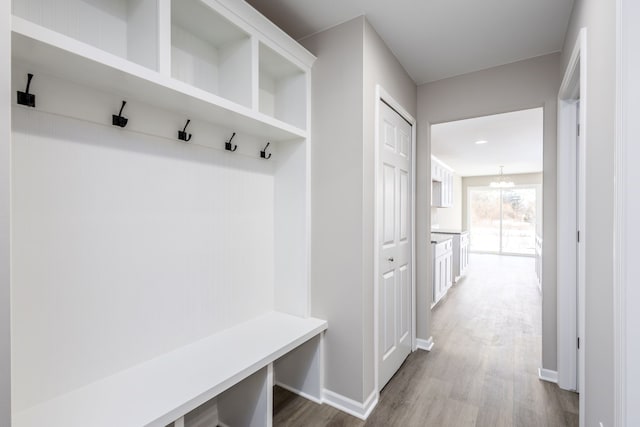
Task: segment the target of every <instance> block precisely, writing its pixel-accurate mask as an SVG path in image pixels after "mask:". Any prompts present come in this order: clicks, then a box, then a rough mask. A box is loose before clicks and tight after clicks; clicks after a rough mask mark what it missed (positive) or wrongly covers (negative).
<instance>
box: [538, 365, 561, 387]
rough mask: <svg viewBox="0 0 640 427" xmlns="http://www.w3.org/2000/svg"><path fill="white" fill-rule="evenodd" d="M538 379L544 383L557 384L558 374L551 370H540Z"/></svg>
mask: <svg viewBox="0 0 640 427" xmlns="http://www.w3.org/2000/svg"><path fill="white" fill-rule="evenodd" d="M538 378H540V379H541V380H542V381H547V382H550V383H554V384H557V383H558V372H557V371H552V370H550V369H544V368H538Z"/></svg>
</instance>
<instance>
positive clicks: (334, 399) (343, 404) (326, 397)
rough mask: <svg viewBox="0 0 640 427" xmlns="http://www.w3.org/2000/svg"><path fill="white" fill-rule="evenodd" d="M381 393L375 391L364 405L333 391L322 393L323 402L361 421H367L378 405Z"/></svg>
mask: <svg viewBox="0 0 640 427" xmlns="http://www.w3.org/2000/svg"><path fill="white" fill-rule="evenodd" d="M378 396H379V393H378V392H377V391H376V390H373V391H372V392H371V394H370V395H369V397H368V398H367V399H366V400H365V401H364V403H360V402H356V401H355V400H353V399H350V398H348V397H346V396H343V395H341V394H338V393H335V392H333V391H331V390H326V389H325V390H323V391H322V402H323V403H326V404H327V405H329V406H332V407H334V408H336V409H338V410H340V411H342V412H346V413H347V414H349V415H353V416H354V417H356V418H360V419H361V420H366V419H367V418H368V417H369V415H371V412H372V411H373V409H374V408H375V407H376V405H377V404H378Z"/></svg>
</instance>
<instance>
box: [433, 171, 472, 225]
mask: <svg viewBox="0 0 640 427" xmlns="http://www.w3.org/2000/svg"><path fill="white" fill-rule="evenodd" d="M462 179H463V178H462V177H461V176H460V175H458V174H457V173H454V174H453V206H451V207H450V208H431V228H432V229H435V228H440V229H441V230H466V229H467V228H466V224H465V223H464V222H463V221H462Z"/></svg>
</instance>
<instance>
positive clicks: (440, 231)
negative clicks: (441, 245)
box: [431, 228, 468, 234]
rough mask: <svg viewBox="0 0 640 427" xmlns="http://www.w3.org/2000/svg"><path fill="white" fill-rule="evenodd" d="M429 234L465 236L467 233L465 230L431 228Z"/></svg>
mask: <svg viewBox="0 0 640 427" xmlns="http://www.w3.org/2000/svg"><path fill="white" fill-rule="evenodd" d="M431 233H432V234H433V233H436V234H465V233H468V231H467V230H454V229H450V228H432V229H431Z"/></svg>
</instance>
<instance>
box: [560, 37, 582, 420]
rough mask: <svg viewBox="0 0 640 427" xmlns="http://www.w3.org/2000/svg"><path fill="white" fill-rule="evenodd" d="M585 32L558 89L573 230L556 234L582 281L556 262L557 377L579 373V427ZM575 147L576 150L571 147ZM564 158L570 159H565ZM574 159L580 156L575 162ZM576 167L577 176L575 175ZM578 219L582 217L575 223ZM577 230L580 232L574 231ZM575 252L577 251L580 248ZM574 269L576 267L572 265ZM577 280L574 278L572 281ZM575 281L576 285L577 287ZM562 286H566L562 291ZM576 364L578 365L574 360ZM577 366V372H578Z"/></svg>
mask: <svg viewBox="0 0 640 427" xmlns="http://www.w3.org/2000/svg"><path fill="white" fill-rule="evenodd" d="M577 99H579V100H580V117H579V121H580V135H579V145H580V148H581V149H580V153H579V156H576V153H575V140H576V139H575V130H572V129H571V127H572V126H573V127H575V124H576V114H575V112H576V110H575V108H576V107H575V101H576V100H577ZM587 108H588V98H587V30H586V28H582V29H580V32H579V33H578V37H577V39H576V44H575V46H574V48H573V51H572V53H571V56H570V58H569V63H568V65H567V68H566V70H565V74H564V78H563V80H562V84H561V85H560V91H559V93H558V150H559V151H558V156H559V158H558V171H559V172H561V171H566V173H564V174H562V173H558V203H559V204H558V207H559V210H558V230H562V229H565V228H564V227H566V226H568V225H569V226H570V225H571V224H574V227H573V228H569V229H568V230H569V231H568V232H567V233H564V234H563V235H560V233H559V234H558V253H559V254H560V253H562V254H565V255H566V254H567V251H573V254H574V256H575V259H576V260H577V264H578V266H579V271H577V276H578V279H577V280H576V278H575V270H576V269H575V267H573V270H574V274H573V276H572V274H571V266H569V269H567V270H565V269H564V267H566V266H568V263H558V271H559V273H558V276H557V283H558V301H557V302H558V304H557V306H558V370H559V372H558V375H559V383H558V384H559V385H560V386H561V387H562V388H571V386H573V388H574V389H575V388H576V384H575V382H574V383H573V384H571V381H568V380H567V378H569V380H570V379H571V373H570V372H566V371H567V370H573V372H575V371H576V370H577V378H576V381H577V388H578V392H579V407H580V409H579V410H580V415H579V419H580V427H584V425H585V414H586V412H585V410H586V408H585V347H586V345H587V336H586V333H585V322H586V316H585V303H586V301H585V292H586V285H585V274H586V273H585V263H586V261H585V247H586V242H587V241H588V235H587V233H586V226H585V224H586V205H585V199H586V176H585V171H586V144H587V131H588V126H587ZM564 144H569V145H568V146H567V151H566V153H565V152H564V151H563V150H564V148H563V145H564ZM572 147H573V148H572ZM565 154H566V155H565ZM576 157H578V158H577V159H576ZM576 160H577V162H578V163H579V170H580V178H579V184H580V185H579V188H578V194H579V197H578V199H579V201H580V204H579V205H576V204H575V203H574V207H573V209H571V206H569V207H568V209H565V210H563V205H562V203H563V201H564V200H565V199H564V198H566V197H569V198H570V197H575V189H576V179H577V178H576V173H575V164H576ZM572 168H573V171H574V172H573V174H572V173H571V170H572ZM576 216H578V220H577V224H576ZM576 225H577V227H576ZM576 228H577V229H578V230H580V243H579V244H578V245H576V240H575V238H576V236H575V235H574V234H573V230H575V229H576ZM576 247H577V249H576ZM573 265H574V266H575V265H576V264H575V263H574V264H573ZM572 277H573V279H572ZM576 282H577V283H576ZM563 284H564V286H563ZM576 289H577V292H578V303H577V308H576V295H575V290H576ZM573 313H577V336H578V337H580V350H579V351H577V353H578V354H577V358H576V355H575V352H576V350H575V347H574V345H573V343H574V342H575V340H576V334H575V330H576V327H575V326H572V323H573V324H575V323H576V316H574V314H573ZM576 359H577V360H576ZM576 362H577V364H578V367H577V369H576Z"/></svg>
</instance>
